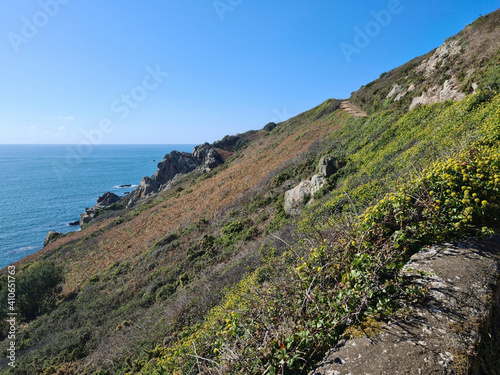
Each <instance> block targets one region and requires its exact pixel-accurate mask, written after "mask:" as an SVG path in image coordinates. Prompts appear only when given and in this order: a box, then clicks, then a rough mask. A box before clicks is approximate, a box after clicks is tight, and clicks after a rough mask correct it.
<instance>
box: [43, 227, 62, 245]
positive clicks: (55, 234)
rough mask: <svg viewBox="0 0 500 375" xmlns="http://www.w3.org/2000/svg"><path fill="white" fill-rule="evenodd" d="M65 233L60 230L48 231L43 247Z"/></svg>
mask: <svg viewBox="0 0 500 375" xmlns="http://www.w3.org/2000/svg"><path fill="white" fill-rule="evenodd" d="M62 235H63V234H62V233H60V232H56V231H55V230H51V231H49V233H47V237H45V240H43V247H45V246H47V245H48V244H50V243H51V242H54V241H55V240H56V239H57V238H59V237H61V236H62Z"/></svg>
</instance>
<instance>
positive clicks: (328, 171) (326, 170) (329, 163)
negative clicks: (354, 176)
mask: <svg viewBox="0 0 500 375" xmlns="http://www.w3.org/2000/svg"><path fill="white" fill-rule="evenodd" d="M339 168H340V165H339V162H338V161H337V159H335V158H334V157H332V156H324V157H322V158H321V160H320V161H319V164H318V172H319V174H320V175H322V176H324V177H329V176H331V175H332V174H334V173H335V172H337V170H339Z"/></svg>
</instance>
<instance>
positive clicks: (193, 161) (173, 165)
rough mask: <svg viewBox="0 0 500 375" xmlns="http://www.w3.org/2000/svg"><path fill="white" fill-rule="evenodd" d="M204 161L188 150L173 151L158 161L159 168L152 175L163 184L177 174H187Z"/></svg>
mask: <svg viewBox="0 0 500 375" xmlns="http://www.w3.org/2000/svg"><path fill="white" fill-rule="evenodd" d="M201 164H202V162H201V161H200V160H199V159H198V158H197V157H195V156H194V155H193V154H189V153H187V152H179V151H172V152H171V153H170V154H167V155H165V158H164V159H163V160H162V161H161V162H159V163H158V170H157V171H156V173H155V174H154V175H153V176H151V179H152V180H156V181H157V182H159V183H160V184H161V185H163V184H165V183H167V182H168V181H170V180H171V179H173V178H174V177H175V175H177V174H186V173H189V172H191V171H194V170H195V169H196V168H198V167H199V166H200V165H201Z"/></svg>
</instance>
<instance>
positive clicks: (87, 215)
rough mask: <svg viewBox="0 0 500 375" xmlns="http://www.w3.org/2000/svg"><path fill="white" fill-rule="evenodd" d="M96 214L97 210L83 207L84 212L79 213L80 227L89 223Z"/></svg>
mask: <svg viewBox="0 0 500 375" xmlns="http://www.w3.org/2000/svg"><path fill="white" fill-rule="evenodd" d="M96 216H97V211H94V210H93V209H92V208H89V207H85V212H84V213H83V214H81V215H80V227H82V228H83V226H84V225H86V224H88V223H90V222H91V221H92V220H93V219H95V217H96Z"/></svg>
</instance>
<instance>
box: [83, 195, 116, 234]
mask: <svg viewBox="0 0 500 375" xmlns="http://www.w3.org/2000/svg"><path fill="white" fill-rule="evenodd" d="M121 199H122V198H121V197H119V196H118V195H116V194H114V193H111V192H109V191H108V192H106V193H104V194H103V195H102V196H100V197H99V198H97V204H96V205H95V206H94V207H92V208H88V207H85V212H84V213H83V214H81V215H80V227H83V226H84V225H85V224H88V223H90V222H91V221H92V220H93V219H95V218H96V217H97V215H98V212H99V210H102V209H103V208H106V207H109V206H111V205H112V204H113V203H116V202H119V201H120V200H121Z"/></svg>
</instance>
